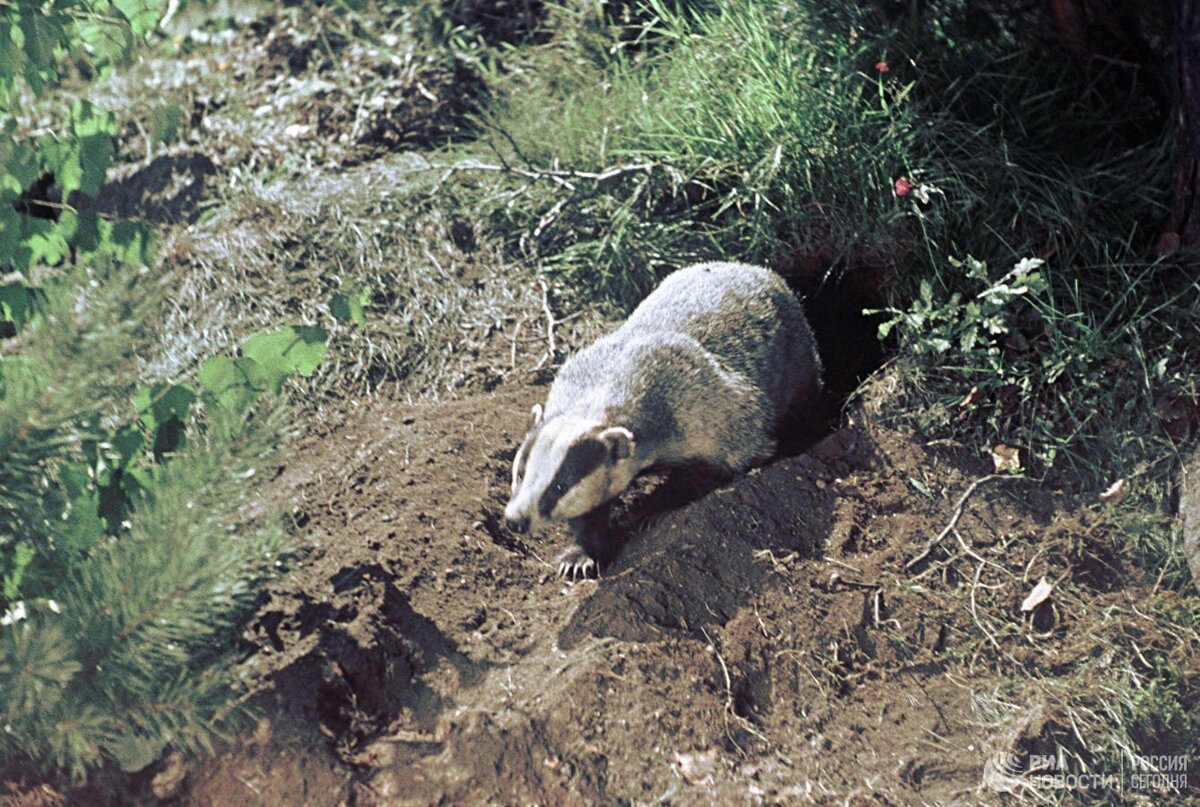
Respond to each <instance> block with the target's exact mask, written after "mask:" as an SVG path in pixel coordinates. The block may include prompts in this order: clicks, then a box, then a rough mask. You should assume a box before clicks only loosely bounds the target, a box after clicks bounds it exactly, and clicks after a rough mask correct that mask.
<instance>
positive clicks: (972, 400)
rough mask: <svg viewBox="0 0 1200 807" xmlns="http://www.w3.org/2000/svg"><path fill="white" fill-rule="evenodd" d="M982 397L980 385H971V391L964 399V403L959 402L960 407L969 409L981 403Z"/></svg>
mask: <svg viewBox="0 0 1200 807" xmlns="http://www.w3.org/2000/svg"><path fill="white" fill-rule="evenodd" d="M982 397H983V393H982V392H980V391H979V387H971V391H970V392H968V393H967V397H965V398H963V399H962V403H960V404H959V407H960V408H962V409H968V408H970V407H972V406H974V405H975V404H977V403H979V399H980V398H982Z"/></svg>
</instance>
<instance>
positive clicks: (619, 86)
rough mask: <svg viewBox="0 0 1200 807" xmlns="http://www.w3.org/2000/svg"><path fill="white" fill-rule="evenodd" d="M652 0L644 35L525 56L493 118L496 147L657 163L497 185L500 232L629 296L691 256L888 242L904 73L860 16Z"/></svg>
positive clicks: (899, 159)
mask: <svg viewBox="0 0 1200 807" xmlns="http://www.w3.org/2000/svg"><path fill="white" fill-rule="evenodd" d="M651 8H652V10H653V11H654V17H655V21H654V22H653V23H652V26H651V27H650V28H649V29H648V30H647V31H645V32H644V39H645V41H643V42H642V44H641V46H640V47H632V46H629V45H628V43H626V44H624V45H622V44H621V43H620V42H619V41H617V40H616V39H613V40H610V41H609V42H608V44H607V49H606V48H604V47H600V46H599V45H597V43H596V39H597V38H602V35H601V34H600V33H596V32H592V33H591V34H590V35H588V36H583V35H581V36H578V37H576V38H571V39H568V40H566V41H565V42H559V43H557V44H555V45H551V46H547V47H546V48H544V49H541V50H539V51H535V52H533V53H532V54H529V55H526V56H523V57H521V60H519V61H518V69H516V70H514V72H513V74H512V76H511V77H509V78H507V79H505V80H504V81H503V82H502V86H501V88H500V89H501V90H502V92H501V93H500V95H499V100H498V101H497V103H496V104H495V106H494V107H493V108H492V109H491V110H490V111H489V112H488V113H487V114H485V115H484V116H483V118H482V121H481V126H482V129H483V131H484V132H486V133H490V135H489V137H488V142H489V144H490V145H491V146H492V148H493V149H494V151H495V156H494V157H493V159H497V158H498V159H503V160H504V161H505V162H506V163H509V164H512V165H516V166H527V167H531V168H551V167H555V166H557V167H559V168H560V169H565V170H574V171H583V172H595V171H599V170H603V169H607V168H612V167H618V166H631V165H648V166H650V168H649V169H648V170H647V171H645V172H637V173H633V174H629V175H626V176H623V177H620V178H617V179H614V180H609V181H607V182H604V183H589V182H588V181H587V180H586V179H581V181H580V182H579V183H578V186H577V187H576V189H575V190H574V191H570V192H569V193H568V195H567V198H566V199H565V200H564V198H563V195H562V193H561V190H562V186H561V185H559V186H555V185H554V184H553V183H547V182H542V183H534V185H533V186H532V187H530V188H526V189H523V190H521V191H520V193H519V194H517V195H516V196H515V197H507V198H506V197H503V196H497V197H496V199H495V201H496V202H501V201H502V202H503V204H492V205H490V206H488V205H485V208H486V209H487V212H488V213H489V214H490V216H489V218H490V219H491V220H492V221H493V223H494V226H495V229H496V230H497V231H502V232H526V233H527V232H529V231H533V232H535V233H536V238H535V239H533V243H532V244H530V243H529V239H526V241H525V242H523V243H522V244H521V248H522V251H523V252H524V254H526V255H530V256H534V257H537V258H539V259H542V260H544V261H546V262H547V263H548V264H549V266H550V268H551V269H552V270H554V271H558V272H561V273H562V274H564V275H566V276H567V277H568V278H570V279H571V282H572V283H574V284H577V285H582V286H583V287H584V288H585V289H586V291H587V293H588V294H589V295H590V296H592V297H603V298H606V299H610V300H614V301H617V302H619V303H622V304H625V305H628V304H631V303H632V302H636V300H637V299H639V298H640V297H641V296H643V295H644V294H645V293H646V291H647V290H648V289H649V288H650V287H651V286H652V285H653V283H654V281H655V280H656V279H658V278H659V277H660V276H661V275H662V274H663V273H664V272H665V271H666V270H667V269H668V268H670V267H674V266H678V265H679V264H681V263H683V262H686V261H687V260H691V259H696V258H700V257H713V256H714V255H720V254H736V255H737V256H739V257H742V258H746V259H750V260H758V261H771V262H778V261H785V260H787V259H788V257H789V256H790V255H793V254H797V253H801V254H803V253H808V252H811V251H814V250H817V251H822V250H827V249H828V248H829V247H830V245H836V246H835V249H836V250H837V252H839V253H841V252H850V251H857V252H871V253H878V252H881V251H883V250H884V249H885V248H886V247H887V245H889V244H891V243H892V242H893V241H894V240H895V239H896V237H897V231H898V229H900V228H902V227H903V219H904V216H905V209H904V207H903V206H901V205H898V204H897V202H896V200H895V199H894V198H893V195H892V190H891V188H892V181H893V179H894V177H896V176H898V175H900V174H903V173H905V170H906V155H907V153H908V151H909V148H908V145H907V144H908V143H909V141H910V140H911V138H912V137H913V132H912V130H911V124H912V116H911V114H910V113H909V111H908V107H907V106H906V105H905V103H904V96H905V94H906V92H907V87H906V86H903V85H899V84H889V83H886V82H883V81H881V80H880V79H879V77H878V76H876V75H872V74H870V73H868V72H867V71H869V70H870V69H871V65H872V64H873V63H874V62H875V58H874V57H873V56H872V53H871V47H870V44H869V43H868V42H867V41H866V40H865V39H859V40H857V41H855V40H853V39H852V38H851V37H850V36H848V32H849V31H850V29H851V27H852V24H853V23H852V21H853V19H854V15H852V14H851V13H849V12H847V13H846V14H844V15H842V22H843V23H844V27H843V29H842V31H841V32H838V33H835V32H832V31H830V30H827V29H826V28H825V27H824V26H823V24H820V23H819V22H818V21H817V20H815V19H812V18H811V15H809V14H806V13H805V12H804V10H803V8H802V7H800V8H797V7H784V6H783V5H781V4H777V3H770V2H750V3H738V4H733V3H724V4H716V10H715V11H713V12H712V13H709V14H700V15H695V16H692V15H688V14H686V13H680V12H675V11H672V10H670V9H669V8H668V7H667V6H666V5H658V4H651ZM581 39H583V40H586V43H587V44H586V45H585V44H580V40H581ZM605 53H611V55H610V56H608V57H607V58H603V59H602V58H600V57H599V56H598V55H597V54H605ZM484 156H487V155H484ZM556 206H559V207H557V208H556ZM551 211H557V212H556V213H555V215H554V216H553V218H552V219H551V220H550V221H549V222H548V223H547V216H548V214H549V213H550V212H551Z"/></svg>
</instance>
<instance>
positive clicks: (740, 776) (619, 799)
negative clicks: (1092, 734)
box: [184, 387, 1051, 805]
mask: <svg viewBox="0 0 1200 807" xmlns="http://www.w3.org/2000/svg"><path fill="white" fill-rule="evenodd" d="M544 392H545V390H544V388H539V387H526V388H502V389H501V390H499V391H497V392H495V393H493V394H490V395H486V396H481V397H475V398H470V399H466V400H461V401H457V402H449V403H442V404H427V405H417V406H409V405H404V404H400V403H397V402H393V401H388V400H375V401H372V402H369V403H365V402H364V403H362V404H361V405H360V406H358V407H357V410H356V411H347V412H343V413H336V414H329V415H327V416H326V423H325V425H323V426H322V427H320V428H318V429H317V430H316V433H315V434H314V435H313V436H312V437H310V438H307V439H306V440H305V441H304V442H303V443H302V444H301V445H300V446H298V447H297V449H296V451H295V453H294V454H293V456H292V459H291V460H290V462H289V463H288V465H287V467H286V468H285V469H283V471H282V473H281V475H280V477H279V478H278V479H277V480H276V481H275V483H274V484H273V486H272V488H271V490H270V492H269V494H268V495H270V496H272V497H283V498H284V499H285V500H287V501H288V502H289V503H290V506H291V508H292V509H293V510H294V512H295V514H296V518H297V520H298V523H300V524H301V525H302V528H301V531H302V533H303V535H304V537H305V539H306V540H307V541H308V542H309V543H311V545H312V550H311V552H310V553H309V554H308V555H307V556H305V557H303V558H302V559H300V560H299V561H298V563H297V565H296V567H295V568H294V569H293V570H292V571H291V572H290V573H289V574H288V575H287V576H285V577H284V578H283V579H282V580H280V581H279V582H278V583H277V584H276V585H275V586H274V588H273V590H272V591H271V593H270V597H269V601H268V602H267V603H266V605H265V606H264V607H263V609H262V611H261V613H260V615H259V617H258V619H257V620H256V622H255V624H254V626H253V629H252V632H251V635H250V638H251V639H252V640H253V641H254V642H255V643H256V644H257V646H258V647H259V651H258V653H257V655H256V657H255V659H253V661H252V664H253V665H254V666H256V667H257V668H258V669H260V670H261V671H264V672H268V673H269V674H270V680H271V682H272V684H271V688H270V691H268V692H266V693H264V694H263V695H262V696H260V698H259V703H258V705H259V707H260V708H261V709H262V710H263V714H264V719H263V720H262V722H261V723H260V725H259V729H258V731H257V732H255V733H254V735H253V736H252V737H250V738H248V739H246V740H245V741H243V742H242V743H241V744H240V745H239V746H238V747H237V748H235V749H234V750H232V751H228V752H226V753H225V754H223V755H222V756H219V757H217V758H216V759H214V760H211V761H210V762H208V763H202V764H200V765H199V766H198V767H197V768H196V769H194V770H193V771H192V774H191V776H190V777H189V779H188V783H187V786H186V790H185V791H184V801H185V803H189V804H246V805H252V804H263V805H267V804H271V805H276V804H314V805H317V804H338V803H343V802H344V803H350V804H439V803H440V804H452V803H528V804H573V803H580V804H581V803H650V802H661V801H666V802H669V803H679V804H688V803H709V802H711V801H712V800H713V799H717V800H719V801H720V802H723V803H786V802H815V803H827V802H833V801H838V802H841V801H843V800H845V799H847V798H849V799H850V800H851V801H856V800H857V799H859V798H860V797H862V798H870V799H872V800H875V801H879V802H882V803H913V802H918V801H923V802H926V803H933V802H949V801H956V800H962V801H965V802H975V801H977V800H979V799H985V800H986V798H987V797H988V795H989V793H988V792H987V791H982V792H981V791H979V790H978V787H979V785H980V781H981V776H982V772H983V769H984V763H985V761H986V759H987V757H988V755H989V754H992V753H994V752H995V750H996V748H997V747H998V746H997V742H998V740H997V737H996V734H995V732H994V731H992V730H991V729H989V728H988V727H987V726H986V725H984V723H982V722H981V718H980V716H979V715H978V714H977V711H976V710H975V708H974V706H973V704H974V700H973V699H974V696H975V695H976V693H978V692H981V691H985V690H987V689H988V688H990V687H992V686H994V677H990V676H992V675H993V674H992V673H990V672H989V671H988V670H987V669H986V667H984V666H983V665H974V664H973V663H972V662H971V660H970V659H964V658H962V657H961V654H960V653H958V652H956V648H959V649H961V647H962V646H964V645H965V644H966V643H967V642H968V641H969V642H970V644H971V646H976V643H977V641H978V640H979V634H978V630H977V629H976V628H975V627H974V625H973V624H972V620H971V616H970V614H968V613H963V612H962V611H961V610H960V609H959V608H958V607H957V606H955V605H953V604H948V601H946V600H945V599H944V598H939V597H937V596H932V595H931V593H930V592H929V591H928V590H926V591H925V592H924V593H922V587H920V586H911V585H902V584H901V582H900V581H901V579H902V575H900V574H899V572H901V571H902V569H903V566H904V563H905V560H906V559H907V558H909V557H911V556H913V555H915V554H916V551H917V550H918V549H919V548H920V547H921V545H922V544H924V543H925V542H926V541H927V540H928V539H929V538H930V537H931V536H933V535H934V534H936V533H937V532H938V530H939V529H940V527H941V525H942V524H944V523H945V521H946V519H947V518H948V517H949V514H950V512H951V511H952V509H953V507H952V506H951V505H952V503H951V501H950V500H949V498H948V497H944V496H943V497H938V498H937V499H936V500H931V499H927V498H923V497H920V496H918V495H917V494H915V493H914V490H913V487H912V486H911V484H910V483H909V482H908V480H909V479H911V478H912V477H913V475H914V474H915V475H918V477H923V478H925V479H927V480H929V479H937V480H938V481H939V482H940V483H942V484H945V485H947V486H948V488H949V489H957V490H961V489H962V488H963V487H965V484H966V481H968V480H967V477H966V476H965V474H964V469H960V468H958V467H955V466H954V465H950V464H947V463H946V462H944V461H943V460H939V459H938V457H936V456H934V455H933V454H930V453H928V452H926V451H924V450H922V449H920V448H918V447H916V446H914V445H913V444H911V443H908V442H905V441H902V440H900V439H899V438H897V437H896V436H895V435H892V434H889V433H886V432H882V431H878V430H874V431H873V430H871V429H867V428H864V427H862V426H856V425H849V426H844V427H843V428H841V429H840V430H838V431H837V432H835V433H834V434H832V435H831V436H829V437H828V438H826V439H824V440H823V441H821V442H820V443H818V444H817V445H816V446H814V447H813V448H812V449H811V450H810V451H808V452H807V453H805V454H803V455H800V456H795V457H790V458H785V459H781V460H779V461H777V462H775V463H774V464H772V465H770V466H768V467H766V468H763V469H760V470H758V471H755V472H753V473H751V474H750V475H748V476H746V477H743V478H741V479H737V480H734V481H733V482H731V483H727V484H724V485H721V486H719V487H716V488H715V489H712V490H709V492H707V494H706V495H701V496H700V498H698V499H696V500H694V501H692V502H691V503H690V504H685V505H683V506H678V505H679V503H680V501H681V500H686V499H688V498H694V497H695V496H696V495H699V494H701V493H703V492H704V491H705V490H706V489H707V488H712V487H713V483H712V482H711V481H706V480H703V479H697V478H695V477H687V475H684V477H685V478H682V479H671V480H668V481H667V482H666V483H661V480H657V481H656V480H651V481H650V482H649V483H647V484H646V485H643V486H642V489H641V490H640V491H639V492H638V493H637V494H635V495H634V496H632V497H631V503H630V505H629V507H628V508H627V511H626V513H625V515H624V516H623V517H622V524H623V525H625V526H626V528H628V529H635V530H639V534H638V535H637V536H636V537H635V539H634V540H633V542H632V543H631V545H630V546H629V547H628V548H627V549H626V551H625V552H624V554H623V555H622V556H621V558H620V560H619V561H618V562H617V563H616V565H615V566H614V567H613V568H612V569H610V570H609V571H608V573H607V574H606V576H605V577H604V579H602V580H600V581H599V582H594V581H589V582H583V583H579V584H575V585H569V584H564V583H563V582H561V581H559V580H558V579H557V578H556V577H555V575H554V574H553V570H552V567H551V566H550V564H549V562H548V561H549V560H550V559H551V558H552V557H553V554H554V553H555V551H556V549H557V547H558V545H559V544H560V543H561V541H562V537H561V536H544V537H530V538H527V537H522V536H517V535H514V534H511V533H509V532H507V531H506V530H505V529H504V528H503V527H501V526H500V524H499V512H500V510H501V507H502V505H503V501H504V499H505V497H506V494H507V483H508V463H509V461H510V459H511V457H512V454H513V451H514V448H515V445H516V442H517V440H518V438H519V437H520V435H519V434H518V433H517V431H516V429H518V428H519V425H520V424H521V423H522V422H523V417H524V413H525V411H526V410H527V408H528V406H529V405H530V404H531V403H532V402H534V401H536V400H538V399H540V398H541V397H542V396H543V395H544ZM966 470H970V471H971V472H972V473H974V472H975V471H977V470H980V469H966ZM984 470H986V469H984ZM1017 484H1021V483H1018V482H999V483H997V484H995V485H994V486H992V487H990V488H989V489H984V490H981V493H980V494H979V495H978V497H977V498H976V499H974V500H973V504H972V507H971V508H970V511H969V512H968V513H967V514H965V515H964V517H963V519H962V521H961V522H960V526H961V529H962V531H963V532H964V533H969V534H971V535H972V536H974V538H973V540H975V541H976V543H977V545H988V544H990V543H992V542H993V541H995V540H997V538H998V536H999V534H1000V533H1001V532H1003V533H1005V534H1019V533H1021V532H1022V531H1027V530H1031V529H1044V528H1045V527H1044V525H1045V522H1046V521H1047V519H1048V517H1047V516H1046V513H1047V512H1048V511H1049V510H1050V509H1051V505H1050V503H1049V502H1048V501H1042V502H1039V503H1036V506H1035V507H1033V508H1031V507H1030V506H1029V504H1028V502H1022V501H1020V500H1019V499H1018V497H1017V496H1015V495H1013V493H1014V491H1013V489H1012V487H1011V486H1013V485H1017ZM681 491H682V492H681ZM670 507H675V509H665V508H670ZM1039 522H1042V524H1041V525H1039ZM981 551H982V550H981ZM877 583H878V584H879V586H878V587H876V586H875V584H877ZM877 591H878V592H879V593H878V594H877V593H876V592H877Z"/></svg>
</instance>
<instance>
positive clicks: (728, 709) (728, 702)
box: [700, 628, 771, 753]
mask: <svg viewBox="0 0 1200 807" xmlns="http://www.w3.org/2000/svg"><path fill="white" fill-rule="evenodd" d="M700 632H701V633H703V634H704V638H705V639H707V640H708V646H709V647H711V648H712V651H713V655H715V656H716V657H717V661H718V662H720V664H721V673H722V674H723V675H724V676H725V736H727V737H728V738H729V742H731V743H733V745H734V747H735V748H737V750H738V751H741V752H742V753H745V752H744V751H742V747H741V746H740V745H738V744H737V740H735V739H733V735H731V734H730V733H729V717H730V715H732V716H733V719H734V720H736V721H737V722H738V724H739V725H740V726H741V727H742V728H743V729H745V730H746V731H748V732H749V733H751V734H753V735H754V736H755V737H757V738H758V739H760V740H762V741H763V742H764V743H767V744H768V745H770V743H771V741H770V740H768V739H767V738H766V735H764V734H763V733H762V732H761V731H759V730H758V729H756V728H754V726H753V724H751V723H750V721H749V720H747V719H746V718H744V717H742V716H741V715H739V714H738V713H737V709H736V708H735V707H734V705H733V679H731V678H730V677H729V666H728V665H727V664H726V663H725V658H724V656H722V655H721V651H720V650H718V649H717V643H716V642H715V641H713V638H712V637H711V636H709V635H708V631H707V630H705V629H704V628H700Z"/></svg>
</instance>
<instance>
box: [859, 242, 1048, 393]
mask: <svg viewBox="0 0 1200 807" xmlns="http://www.w3.org/2000/svg"><path fill="white" fill-rule="evenodd" d="M949 263H950V265H951V266H952V267H954V268H955V269H958V270H964V271H963V275H964V278H965V280H966V281H968V282H973V283H974V284H976V285H980V286H983V288H982V290H980V291H978V292H977V293H975V295H974V296H968V297H966V298H965V299H964V295H963V293H962V292H959V291H955V292H952V293H951V294H950V295H949V297H947V298H945V299H935V298H934V292H933V282H932V281H930V280H922V281H921V285H920V291H919V293H918V295H917V298H916V299H915V300H913V301H912V303H911V304H910V306H909V307H908V308H907V309H905V310H900V309H897V308H884V309H877V310H871V311H868V312H867V313H869V314H890V315H891V318H890V319H886V320H884V321H883V322H881V323H880V324H879V338H880V340H885V339H887V338H888V337H889V336H890V335H891V334H892V332H893V330H895V329H897V328H898V329H899V331H900V332H901V333H902V335H903V337H904V343H905V345H906V347H907V348H908V349H909V350H910V351H911V352H912V354H913V355H915V356H929V357H936V356H939V355H941V354H944V353H946V352H947V351H948V350H951V349H952V348H953V349H955V350H956V351H957V353H958V354H959V355H961V357H962V360H963V361H964V362H965V363H966V364H974V365H976V366H978V367H980V369H981V376H983V377H982V378H981V379H980V380H981V381H982V383H985V384H995V383H1001V384H1003V383H1007V382H1008V381H1009V380H1010V379H1009V378H1008V377H1007V372H1006V367H1005V364H1004V362H1003V360H1002V358H1001V355H1002V352H1003V343H1002V339H1001V337H1004V336H1007V335H1009V334H1011V333H1013V330H1014V329H1013V325H1012V320H1011V314H1012V312H1013V309H1014V308H1015V306H1016V304H1017V303H1018V302H1019V301H1020V300H1021V299H1022V298H1024V297H1026V295H1030V296H1033V297H1038V296H1044V295H1045V293H1046V290H1047V286H1046V281H1045V279H1044V278H1043V277H1042V275H1041V274H1040V273H1039V272H1038V271H1037V270H1038V268H1039V267H1041V266H1042V265H1043V264H1044V263H1045V262H1044V261H1043V260H1041V259H1040V258H1025V259H1023V260H1021V261H1020V262H1018V263H1017V265H1016V266H1014V267H1013V268H1012V269H1011V270H1010V271H1009V272H1007V273H1006V274H1005V275H1003V276H1002V277H1000V278H999V279H997V280H995V281H992V280H990V279H989V277H988V266H987V264H986V263H984V262H983V261H980V260H976V259H975V258H973V257H971V256H970V255H968V256H967V259H966V260H965V261H960V260H957V259H956V258H950V259H949Z"/></svg>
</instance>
